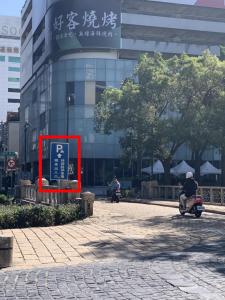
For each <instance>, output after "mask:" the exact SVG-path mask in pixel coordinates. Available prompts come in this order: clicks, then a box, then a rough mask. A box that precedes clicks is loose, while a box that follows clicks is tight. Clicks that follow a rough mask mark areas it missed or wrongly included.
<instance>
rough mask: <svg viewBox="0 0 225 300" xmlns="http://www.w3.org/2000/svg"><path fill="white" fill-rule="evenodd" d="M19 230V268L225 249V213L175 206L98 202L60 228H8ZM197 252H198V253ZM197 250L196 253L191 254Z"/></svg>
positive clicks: (216, 253) (215, 254)
mask: <svg viewBox="0 0 225 300" xmlns="http://www.w3.org/2000/svg"><path fill="white" fill-rule="evenodd" d="M0 234H3V235H13V236H14V238H15V243H14V255H13V256H14V268H17V267H20V268H21V267H25V268H26V267H30V266H31V267H32V266H40V265H57V264H59V265H60V264H78V263H87V262H94V261H99V260H105V259H114V258H117V259H138V260H140V259H143V258H146V257H149V258H151V257H154V256H157V255H164V254H165V253H166V254H167V255H170V256H171V257H172V256H173V255H174V254H170V252H171V253H173V252H174V251H183V253H184V255H185V256H186V257H189V259H191V257H193V256H194V255H195V253H198V252H200V253H201V254H204V257H207V259H215V260H222V259H223V256H224V254H225V220H224V217H223V216H218V215H213V214H204V215H203V217H202V218H201V219H196V218H194V217H192V216H188V215H187V216H186V217H184V218H183V217H181V216H180V215H179V214H178V211H177V210H176V209H173V208H168V207H160V206H155V205H144V204H134V203H133V204H129V203H119V204H116V203H114V204H111V203H106V202H99V201H96V202H95V215H94V217H92V218H89V219H85V220H82V221H78V222H75V223H74V224H68V225H64V226H57V227H42V228H26V229H13V230H2V231H0ZM193 252H194V253H193ZM190 253H191V255H190Z"/></svg>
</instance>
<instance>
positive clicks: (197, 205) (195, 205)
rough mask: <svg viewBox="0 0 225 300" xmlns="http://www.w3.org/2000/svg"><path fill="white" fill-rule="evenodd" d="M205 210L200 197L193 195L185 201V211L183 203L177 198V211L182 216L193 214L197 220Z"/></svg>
mask: <svg viewBox="0 0 225 300" xmlns="http://www.w3.org/2000/svg"><path fill="white" fill-rule="evenodd" d="M204 210H205V207H204V206H203V198H202V196H200V195H193V196H191V197H189V198H187V199H186V209H184V207H183V203H182V201H181V200H180V197H179V211H180V214H181V215H182V216H184V215H185V213H189V214H194V215H195V216H196V217H197V218H200V217H201V215H202V212H203V211H204Z"/></svg>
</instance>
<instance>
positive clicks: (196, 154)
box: [195, 151, 201, 181]
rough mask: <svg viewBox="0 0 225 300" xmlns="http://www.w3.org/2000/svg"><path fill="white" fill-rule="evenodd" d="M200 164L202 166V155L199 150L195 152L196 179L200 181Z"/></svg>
mask: <svg viewBox="0 0 225 300" xmlns="http://www.w3.org/2000/svg"><path fill="white" fill-rule="evenodd" d="M200 166H201V155H200V153H199V151H196V152H195V179H196V180H197V181H200Z"/></svg>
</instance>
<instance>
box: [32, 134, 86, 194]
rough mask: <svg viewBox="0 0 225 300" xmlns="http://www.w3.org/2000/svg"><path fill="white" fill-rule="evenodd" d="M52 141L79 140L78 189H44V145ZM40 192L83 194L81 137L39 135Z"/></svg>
mask: <svg viewBox="0 0 225 300" xmlns="http://www.w3.org/2000/svg"><path fill="white" fill-rule="evenodd" d="M51 139H61V140H63V139H65V140H68V139H76V140H77V180H78V188H77V189H57V190H55V189H43V185H42V171H43V166H42V154H43V151H42V143H43V140H51ZM38 192H39V193H80V192H81V137H80V136H79V135H39V137H38Z"/></svg>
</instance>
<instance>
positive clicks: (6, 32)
mask: <svg viewBox="0 0 225 300" xmlns="http://www.w3.org/2000/svg"><path fill="white" fill-rule="evenodd" d="M20 26H21V24H20V18H19V17H8V16H0V36H15V37H18V38H19V37H20Z"/></svg>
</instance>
